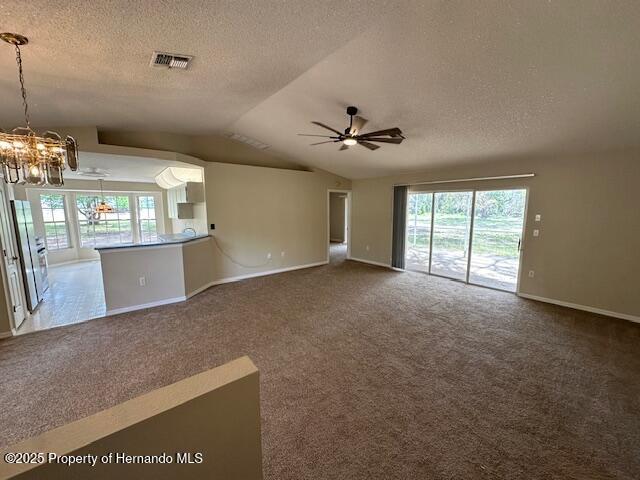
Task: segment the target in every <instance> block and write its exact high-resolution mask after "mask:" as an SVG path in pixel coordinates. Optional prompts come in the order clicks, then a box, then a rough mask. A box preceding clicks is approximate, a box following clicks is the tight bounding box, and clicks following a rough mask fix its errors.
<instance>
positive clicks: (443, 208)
mask: <svg viewBox="0 0 640 480" xmlns="http://www.w3.org/2000/svg"><path fill="white" fill-rule="evenodd" d="M472 198H473V192H437V193H436V194H435V206H434V209H435V212H434V219H433V247H432V248H433V252H432V253H431V273H435V274H437V275H443V276H446V277H451V278H456V279H460V280H465V279H466V276H467V259H468V257H467V255H468V254H469V233H470V228H471V199H472Z"/></svg>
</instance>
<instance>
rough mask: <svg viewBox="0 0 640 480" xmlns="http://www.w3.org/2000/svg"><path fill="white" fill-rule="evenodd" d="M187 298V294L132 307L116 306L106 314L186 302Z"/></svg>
mask: <svg viewBox="0 0 640 480" xmlns="http://www.w3.org/2000/svg"><path fill="white" fill-rule="evenodd" d="M186 299H187V297H186V296H182V297H174V298H166V299H164V300H158V301H157V302H149V303H142V304H140V305H132V306H130V307H121V308H114V309H112V310H107V313H106V314H107V316H109V315H118V314H119V313H127V312H133V311H135V310H144V309H145V308H153V307H159V306H161V305H168V304H170V303H178V302H184V301H185V300H186Z"/></svg>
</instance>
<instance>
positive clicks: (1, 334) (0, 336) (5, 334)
mask: <svg viewBox="0 0 640 480" xmlns="http://www.w3.org/2000/svg"><path fill="white" fill-rule="evenodd" d="M9 337H13V333H11V332H0V339H3V338H9Z"/></svg>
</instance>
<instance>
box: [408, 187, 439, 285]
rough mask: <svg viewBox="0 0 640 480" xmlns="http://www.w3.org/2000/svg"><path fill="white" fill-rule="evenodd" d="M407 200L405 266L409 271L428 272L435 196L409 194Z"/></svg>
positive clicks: (429, 194) (430, 194)
mask: <svg viewBox="0 0 640 480" xmlns="http://www.w3.org/2000/svg"><path fill="white" fill-rule="evenodd" d="M407 200H408V201H407V239H406V241H405V266H406V268H408V269H409V270H418V271H421V272H428V271H429V249H430V247H431V210H432V208H433V194H432V193H409V198H408V199H407Z"/></svg>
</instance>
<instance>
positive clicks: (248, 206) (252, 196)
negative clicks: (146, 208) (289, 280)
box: [205, 163, 351, 279]
mask: <svg viewBox="0 0 640 480" xmlns="http://www.w3.org/2000/svg"><path fill="white" fill-rule="evenodd" d="M205 182H206V198H207V215H208V217H209V220H208V222H207V223H215V224H216V229H215V230H214V231H212V232H211V233H212V234H213V235H214V237H215V238H216V240H217V244H218V245H219V247H221V249H222V250H224V252H225V253H226V254H227V255H228V256H226V255H224V254H223V253H222V252H221V251H220V250H218V251H217V252H216V255H215V257H214V270H215V273H216V278H217V279H224V278H230V277H236V276H241V275H251V274H258V273H261V272H266V271H272V270H278V269H284V268H292V267H296V266H302V265H309V264H314V263H318V262H324V261H326V260H327V235H328V232H327V215H328V212H327V190H328V189H331V188H350V185H351V182H350V181H349V180H346V179H344V178H341V177H338V176H335V175H332V174H329V173H326V172H322V171H318V172H305V171H295V170H283V169H274V168H263V167H252V166H246V165H231V164H223V163H211V164H208V165H207V166H206V167H205ZM282 252H284V256H283V254H282ZM269 253H271V259H268V258H267V255H268V254H269ZM228 257H231V258H232V259H233V260H230V259H229V258H228ZM238 263H239V264H242V265H239V264H238ZM243 265H244V266H243Z"/></svg>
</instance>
